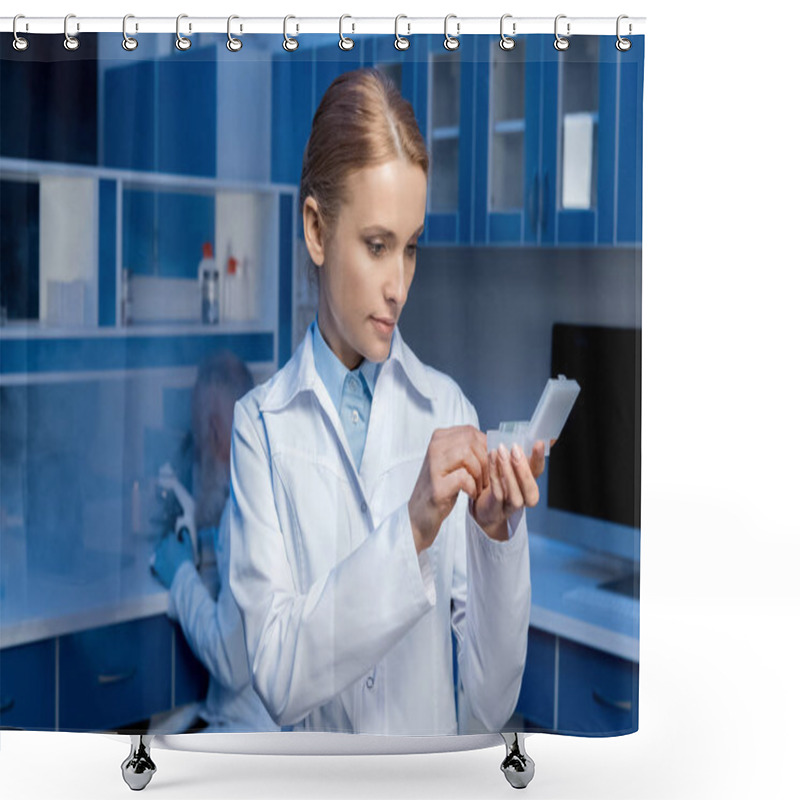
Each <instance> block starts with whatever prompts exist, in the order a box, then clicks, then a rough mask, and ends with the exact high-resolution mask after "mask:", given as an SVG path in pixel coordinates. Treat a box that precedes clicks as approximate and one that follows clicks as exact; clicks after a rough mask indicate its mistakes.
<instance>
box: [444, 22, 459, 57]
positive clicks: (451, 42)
mask: <svg viewBox="0 0 800 800" xmlns="http://www.w3.org/2000/svg"><path fill="white" fill-rule="evenodd" d="M455 16H456V15H455V14H448V15H447V16H446V17H445V18H444V46H445V49H446V50H458V47H459V45H460V44H461V42H459V41H458V35H459V34H460V33H461V23H460V22H456V35H455V36H451V35H450V34H449V33H448V32H447V22H448V20H449V19H450V18H451V17H455Z"/></svg>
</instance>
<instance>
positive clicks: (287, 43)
mask: <svg viewBox="0 0 800 800" xmlns="http://www.w3.org/2000/svg"><path fill="white" fill-rule="evenodd" d="M290 19H297V17H293V16H292V15H291V14H287V15H286V16H285V17H284V18H283V49H284V50H287V51H289V52H291V51H292V50H297V48H298V47H300V42H298V41H297V39H293V38H292V37H291V36H289V34H288V33H286V23H287V22H288V21H289V20H290ZM296 29H297V30H298V31H299V30H300V26H299V25H297V26H296Z"/></svg>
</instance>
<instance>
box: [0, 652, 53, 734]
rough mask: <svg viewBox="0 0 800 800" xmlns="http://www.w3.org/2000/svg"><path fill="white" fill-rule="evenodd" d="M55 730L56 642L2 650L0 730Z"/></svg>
mask: <svg viewBox="0 0 800 800" xmlns="http://www.w3.org/2000/svg"><path fill="white" fill-rule="evenodd" d="M55 727H56V642H55V639H48V640H45V641H41V642H32V643H30V644H24V645H19V646H18V647H9V648H7V649H4V650H0V728H23V729H25V730H34V731H52V730H55Z"/></svg>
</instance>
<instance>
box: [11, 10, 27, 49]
mask: <svg viewBox="0 0 800 800" xmlns="http://www.w3.org/2000/svg"><path fill="white" fill-rule="evenodd" d="M18 19H25V15H24V14H17V16H16V17H14V24H13V25H12V26H11V30H12V31H13V32H14V41H13V42H12V44H13V45H14V49H15V50H16V51H17V52H18V53H21V52H23V51H24V50H27V49H28V45H29V44H30V42H28V40H27V39H26V38H25V37H24V36H18V35H17V20H18ZM25 30H26V31H27V30H28V23H27V22H26V23H25Z"/></svg>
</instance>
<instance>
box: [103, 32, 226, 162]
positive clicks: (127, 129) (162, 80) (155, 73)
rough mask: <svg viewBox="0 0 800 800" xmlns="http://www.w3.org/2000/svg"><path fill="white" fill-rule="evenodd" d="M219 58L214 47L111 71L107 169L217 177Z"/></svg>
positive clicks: (106, 91) (106, 119) (107, 100)
mask: <svg viewBox="0 0 800 800" xmlns="http://www.w3.org/2000/svg"><path fill="white" fill-rule="evenodd" d="M213 54H214V46H213V45H209V46H206V47H193V48H191V49H190V50H187V51H184V52H181V53H177V52H176V53H174V54H171V55H169V56H167V57H163V58H158V59H147V60H141V61H136V62H134V63H132V64H121V65H120V66H114V67H109V68H108V69H106V70H105V75H104V89H103V104H104V105H103V115H102V125H103V143H104V147H103V155H102V165H103V166H107V167H114V168H118V169H134V170H142V171H145V172H163V173H167V174H175V175H195V176H203V177H209V178H211V177H214V176H215V175H216V174H217V64H218V62H217V60H216V59H215V58H214V55H213ZM176 98H179V99H176Z"/></svg>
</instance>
